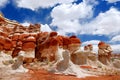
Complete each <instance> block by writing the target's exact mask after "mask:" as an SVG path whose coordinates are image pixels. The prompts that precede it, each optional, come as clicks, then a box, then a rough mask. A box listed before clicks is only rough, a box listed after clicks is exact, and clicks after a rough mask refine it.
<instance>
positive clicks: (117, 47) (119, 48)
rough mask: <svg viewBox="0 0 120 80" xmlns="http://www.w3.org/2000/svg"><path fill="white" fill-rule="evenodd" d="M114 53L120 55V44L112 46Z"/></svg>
mask: <svg viewBox="0 0 120 80" xmlns="http://www.w3.org/2000/svg"><path fill="white" fill-rule="evenodd" d="M111 47H112V49H113V53H120V44H116V45H111Z"/></svg>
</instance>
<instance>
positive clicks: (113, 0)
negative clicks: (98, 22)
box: [105, 0, 120, 3]
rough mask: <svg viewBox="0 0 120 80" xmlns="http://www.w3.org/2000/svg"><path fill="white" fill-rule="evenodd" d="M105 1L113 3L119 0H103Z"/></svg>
mask: <svg viewBox="0 0 120 80" xmlns="http://www.w3.org/2000/svg"><path fill="white" fill-rule="evenodd" d="M105 1H108V3H115V2H118V1H120V0H105Z"/></svg>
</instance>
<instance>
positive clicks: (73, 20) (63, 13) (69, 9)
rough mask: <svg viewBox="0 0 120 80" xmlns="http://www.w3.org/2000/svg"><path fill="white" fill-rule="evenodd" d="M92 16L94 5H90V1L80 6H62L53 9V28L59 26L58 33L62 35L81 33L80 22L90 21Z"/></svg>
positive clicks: (84, 0)
mask: <svg viewBox="0 0 120 80" xmlns="http://www.w3.org/2000/svg"><path fill="white" fill-rule="evenodd" d="M92 15H93V5H89V4H88V0H83V2H81V3H79V4H62V5H59V6H56V7H54V8H53V10H52V12H51V17H52V18H53V20H52V23H51V26H57V27H58V30H57V31H58V32H59V33H61V34H65V33H68V32H72V33H78V32H80V31H81V24H80V21H82V20H84V19H89V18H91V17H92Z"/></svg>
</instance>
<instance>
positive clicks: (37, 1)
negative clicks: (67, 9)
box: [16, 0, 75, 10]
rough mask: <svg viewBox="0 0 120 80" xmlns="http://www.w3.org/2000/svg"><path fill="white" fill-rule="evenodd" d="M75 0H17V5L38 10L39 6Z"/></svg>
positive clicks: (43, 6) (44, 6)
mask: <svg viewBox="0 0 120 80" xmlns="http://www.w3.org/2000/svg"><path fill="white" fill-rule="evenodd" d="M74 1H75V0H16V3H17V6H18V7H22V8H28V9H31V10H36V9H38V8H49V7H53V6H55V5H56V4H63V3H65V4H66V3H71V2H74Z"/></svg>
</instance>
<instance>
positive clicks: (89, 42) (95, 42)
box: [82, 40, 100, 46]
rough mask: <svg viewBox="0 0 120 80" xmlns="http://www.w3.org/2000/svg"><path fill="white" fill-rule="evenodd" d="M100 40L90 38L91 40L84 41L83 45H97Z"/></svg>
mask: <svg viewBox="0 0 120 80" xmlns="http://www.w3.org/2000/svg"><path fill="white" fill-rule="evenodd" d="M99 42H100V41H99V40H90V41H86V42H83V43H82V45H84V46H85V45H88V44H92V45H97V44H98V43H99Z"/></svg>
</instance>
